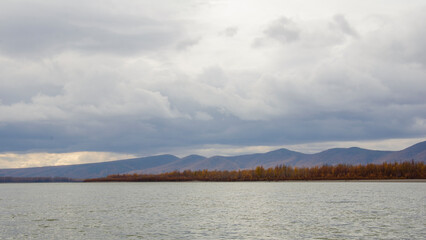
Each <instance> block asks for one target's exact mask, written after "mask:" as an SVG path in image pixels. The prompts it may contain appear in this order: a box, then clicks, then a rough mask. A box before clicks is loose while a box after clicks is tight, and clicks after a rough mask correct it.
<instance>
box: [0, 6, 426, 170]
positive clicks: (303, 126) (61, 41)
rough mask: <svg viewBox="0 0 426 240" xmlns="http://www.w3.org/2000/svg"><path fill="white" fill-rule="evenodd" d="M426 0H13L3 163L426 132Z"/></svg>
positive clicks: (415, 137)
mask: <svg viewBox="0 0 426 240" xmlns="http://www.w3.org/2000/svg"><path fill="white" fill-rule="evenodd" d="M425 12H426V2H425V1H424V0H422V1H416V0H410V1H406V0H401V1H391V0H382V1H380V0H376V1H360V0H356V1H349V0H348V1H341V0H334V1H330V0H328V1H327V0H323V1H317V0H312V1H248V0H244V1H243V0H241V1H219V0H216V1H204V0H203V1H201V0H200V1H195V0H194V1H190V0H188V1H175V0H170V1H135V0H110V1H96V0H93V1H83V0H73V1H65V0H59V1H58V0H51V1H49V0H28V1H27V0H2V1H0V168H6V167H23V166H43V165H58V164H72V163H83V162H96V161H104V160H112V159H120V158H127V157H133V156H146V155H152V154H160V153H171V154H177V155H180V156H183V155H185V154H190V153H200V154H204V155H207V156H211V155H215V154H231V155H232V154H239V153H247V152H262V151H267V150H272V149H275V148H279V147H288V148H290V149H292V150H301V151H303V152H313V151H320V150H324V149H326V148H331V147H341V146H352V145H355V146H361V147H366V148H373V149H383V150H385V149H395V150H400V149H402V148H405V147H407V146H409V145H411V144H414V143H416V142H419V141H422V140H425V139H426V44H425V43H426V28H425V26H424V23H425V22H426V15H425V14H424V13H425Z"/></svg>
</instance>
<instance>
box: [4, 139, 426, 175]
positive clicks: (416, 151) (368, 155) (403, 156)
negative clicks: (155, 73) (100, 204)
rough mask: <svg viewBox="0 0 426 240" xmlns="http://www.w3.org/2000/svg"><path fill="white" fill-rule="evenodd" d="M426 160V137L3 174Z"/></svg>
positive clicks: (128, 161) (55, 173)
mask: <svg viewBox="0 0 426 240" xmlns="http://www.w3.org/2000/svg"><path fill="white" fill-rule="evenodd" d="M406 160H414V161H423V162H426V141H424V142H420V143H417V144H415V145H413V146H411V147H408V148H406V149H404V150H401V151H377V150H368V149H362V148H358V147H351V148H333V149H329V150H325V151H322V152H319V153H315V154H305V153H300V152H295V151H291V150H288V149H284V148H283V149H278V150H275V151H271V152H267V153H255V154H247V155H239V156H213V157H203V156H200V155H189V156H187V157H183V158H179V157H176V156H173V155H169V154H166V155H157V156H150V157H142V158H134V159H126V160H117V161H111V162H101V163H87V164H78V165H66V166H49V167H33V168H15V169H0V176H10V177H68V178H74V179H87V178H98V177H105V176H107V175H111V174H124V173H162V172H170V171H174V170H179V171H182V170H187V169H190V170H200V169H209V170H215V169H216V170H237V169H250V168H255V167H256V166H263V167H273V166H276V165H281V164H285V165H288V166H297V167H301V166H305V167H312V166H321V165H325V164H327V165H337V164H351V165H357V164H368V163H383V162H395V161H398V162H399V161H406Z"/></svg>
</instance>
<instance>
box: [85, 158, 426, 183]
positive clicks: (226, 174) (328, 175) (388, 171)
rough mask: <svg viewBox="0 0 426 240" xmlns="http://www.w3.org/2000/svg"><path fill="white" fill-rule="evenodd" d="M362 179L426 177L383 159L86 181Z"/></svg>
mask: <svg viewBox="0 0 426 240" xmlns="http://www.w3.org/2000/svg"><path fill="white" fill-rule="evenodd" d="M362 179H366V180H368V179H426V167H425V164H424V163H423V162H414V161H406V162H402V163H398V162H395V163H382V164H367V165H355V166H354V165H346V164H339V165H336V166H329V165H324V166H321V167H300V168H299V167H290V166H285V165H279V166H276V167H271V168H267V169H265V168H263V167H262V166H259V167H256V168H255V169H249V170H235V171H227V170H224V171H217V170H212V171H210V170H198V171H191V170H185V171H183V172H180V171H173V172H167V173H161V174H116V175H109V176H107V177H104V178H96V179H87V180H85V182H105V181H108V182H121V181H123V182H151V181H153V182H154V181H156V182H159V181H285V180H362Z"/></svg>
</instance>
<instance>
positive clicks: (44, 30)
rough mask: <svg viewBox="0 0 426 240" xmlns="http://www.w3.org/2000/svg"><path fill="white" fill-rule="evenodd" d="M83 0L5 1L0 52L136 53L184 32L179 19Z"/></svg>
mask: <svg viewBox="0 0 426 240" xmlns="http://www.w3.org/2000/svg"><path fill="white" fill-rule="evenodd" d="M82 3H83V2H76V3H75V4H68V3H64V2H57V3H53V2H50V3H47V4H43V3H41V2H37V1H24V2H22V1H19V2H10V1H8V2H5V3H4V4H2V10H1V14H0V16H1V17H0V36H2V41H1V42H0V52H2V53H3V54H7V55H9V56H14V57H18V56H20V57H30V58H31V57H37V58H40V57H47V56H51V55H53V54H57V53H58V52H63V51H67V50H74V51H80V52H85V53H89V54H90V53H109V54H118V55H129V54H130V55H134V54H137V53H143V52H146V51H149V52H151V51H155V50H158V49H160V48H165V47H170V46H172V44H173V43H174V42H175V41H176V40H177V39H179V37H180V35H181V34H182V29H181V25H179V23H178V22H171V21H165V20H162V19H155V18H153V17H151V16H140V15H139V16H138V15H134V14H129V12H128V11H120V10H113V9H112V8H113V7H114V6H113V5H109V4H105V5H104V6H103V7H102V8H100V9H99V7H98V5H97V4H94V5H95V6H93V5H91V4H86V3H84V6H85V9H84V10H83V9H81V8H79V4H82ZM94 3H95V2H94ZM23 4H25V6H24V5H23ZM137 7H138V8H140V7H142V6H137ZM111 11H113V12H114V13H113V14H111V13H112V12H111Z"/></svg>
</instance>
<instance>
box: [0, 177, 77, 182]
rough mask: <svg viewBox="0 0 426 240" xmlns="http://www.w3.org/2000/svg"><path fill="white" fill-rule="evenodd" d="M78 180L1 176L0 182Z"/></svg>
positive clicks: (71, 180)
mask: <svg viewBox="0 0 426 240" xmlns="http://www.w3.org/2000/svg"><path fill="white" fill-rule="evenodd" d="M30 182H78V180H75V179H72V178H67V177H0V183H30Z"/></svg>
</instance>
